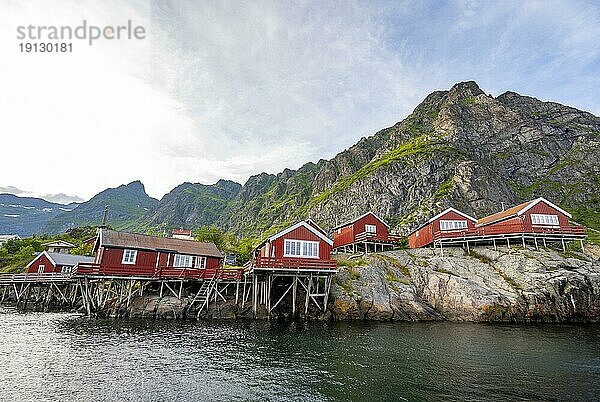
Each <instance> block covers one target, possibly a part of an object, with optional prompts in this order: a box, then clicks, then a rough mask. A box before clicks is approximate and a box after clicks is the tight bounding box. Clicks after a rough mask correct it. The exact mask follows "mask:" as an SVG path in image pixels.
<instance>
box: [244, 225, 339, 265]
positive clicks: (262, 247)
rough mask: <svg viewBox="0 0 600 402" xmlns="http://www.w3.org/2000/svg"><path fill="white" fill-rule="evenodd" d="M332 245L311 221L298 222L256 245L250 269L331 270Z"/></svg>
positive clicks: (331, 241)
mask: <svg viewBox="0 0 600 402" xmlns="http://www.w3.org/2000/svg"><path fill="white" fill-rule="evenodd" d="M332 246H333V240H331V239H330V238H329V237H327V236H326V235H325V232H324V231H323V229H321V228H320V227H319V226H318V225H317V224H316V223H315V222H314V221H312V220H308V221H301V222H298V223H297V224H295V225H293V226H290V227H288V228H287V229H284V230H282V231H281V232H279V233H277V234H274V235H273V236H271V237H269V238H268V239H266V240H265V241H263V242H262V243H261V244H259V245H258V247H256V249H255V250H254V259H253V261H252V267H254V268H292V269H330V268H333V269H335V268H336V262H335V261H333V260H332V259H331V248H332Z"/></svg>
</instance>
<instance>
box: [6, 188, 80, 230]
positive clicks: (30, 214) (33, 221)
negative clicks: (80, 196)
mask: <svg viewBox="0 0 600 402" xmlns="http://www.w3.org/2000/svg"><path fill="white" fill-rule="evenodd" d="M77 205H79V204H77V203H72V204H69V205H63V204H57V203H54V202H49V201H46V200H43V199H41V198H35V197H19V196H16V195H13V194H0V234H16V235H19V236H21V237H26V236H31V234H33V233H39V232H40V231H41V230H42V228H44V227H45V226H46V224H47V223H48V222H49V221H50V220H51V219H53V218H54V217H56V216H57V215H60V214H62V213H66V212H70V211H72V210H73V209H75V208H76V207H77Z"/></svg>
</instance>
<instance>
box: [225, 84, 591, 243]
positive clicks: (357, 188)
mask: <svg viewBox="0 0 600 402" xmlns="http://www.w3.org/2000/svg"><path fill="white" fill-rule="evenodd" d="M599 158H600V118H598V117H596V116H593V115H592V114H590V113H586V112H582V111H579V110H577V109H574V108H570V107H567V106H563V105H560V104H557V103H552V102H542V101H539V100H537V99H535V98H530V97H526V96H521V95H518V94H516V93H513V92H507V93H504V94H502V95H500V96H498V97H497V98H494V97H492V96H489V95H486V94H485V93H484V92H483V91H482V90H481V89H480V88H479V87H478V86H477V84H476V83H474V82H464V83H459V84H456V85H455V86H454V87H452V89H450V90H449V91H439V92H434V93H432V94H431V95H429V96H428V97H427V98H426V99H425V100H424V101H423V102H422V103H421V104H420V105H419V106H417V108H416V109H415V110H414V112H413V113H412V114H411V115H410V116H408V117H407V118H406V119H404V120H403V121H402V122H400V123H398V124H396V125H394V126H392V127H390V128H387V129H385V130H382V131H380V132H378V133H376V134H375V135H373V136H372V137H369V138H365V139H362V140H361V141H359V142H358V143H357V144H356V145H354V146H353V147H351V148H349V149H348V150H346V151H344V152H342V153H340V154H338V155H337V156H336V157H335V158H333V159H332V160H329V161H320V162H319V163H318V165H316V166H318V168H317V169H310V168H311V167H312V166H313V165H312V164H308V165H306V166H304V167H303V168H301V169H299V170H298V171H297V172H287V173H286V174H283V173H282V174H280V175H278V176H276V177H275V176H269V177H270V181H269V180H265V179H264V177H262V176H256V177H253V178H251V179H250V180H249V181H248V183H247V184H246V185H245V186H244V189H243V190H242V191H244V190H245V189H246V188H247V187H254V191H253V192H254V194H256V195H255V197H251V198H250V199H249V202H256V204H258V205H260V208H258V207H257V208H255V209H254V211H255V214H253V215H251V216H245V219H244V220H240V221H237V222H236V221H235V220H233V219H231V215H233V214H234V213H235V212H234V211H233V210H230V211H227V213H226V214H225V217H224V219H223V220H221V222H222V224H223V225H224V226H230V227H231V228H232V229H234V230H238V231H240V230H244V229H246V228H248V227H259V228H265V229H267V228H268V227H269V226H270V225H273V224H274V225H275V226H283V225H286V224H288V223H289V221H290V220H294V219H298V218H303V217H305V216H311V217H313V218H315V219H316V220H317V221H318V222H319V223H321V224H322V225H323V226H325V227H332V226H334V225H335V224H336V223H339V222H340V221H343V220H346V219H347V218H349V217H352V216H357V215H359V214H361V213H363V212H364V211H367V210H372V211H374V212H376V213H377V214H379V215H380V216H383V217H385V218H387V219H388V220H389V221H391V222H392V223H393V224H394V225H395V226H396V230H397V231H399V232H401V233H406V232H407V231H409V230H410V229H412V228H413V227H415V226H416V225H418V224H419V223H420V222H422V221H423V220H425V219H426V218H428V217H430V216H431V214H432V213H434V212H436V211H439V210H441V209H443V208H445V207H447V206H449V205H453V206H455V207H457V208H460V209H463V210H464V211H465V212H467V213H470V214H473V215H475V216H481V215H484V214H488V213H491V212H495V211H498V210H500V208H501V203H505V205H512V204H517V203H520V202H523V201H525V200H528V199H531V198H532V197H536V196H543V197H546V198H548V199H551V200H554V201H555V202H556V203H558V204H560V205H562V206H564V207H566V208H567V209H570V210H571V211H573V212H575V218H576V219H579V220H582V221H583V223H587V224H589V225H592V226H596V227H598V224H599V222H600V219H599V218H600V210H599V205H600V199H599V194H600V164H598V163H597V161H598V159H599ZM307 170H309V171H310V172H314V173H313V174H314V177H313V176H311V175H307V174H306V171H307ZM261 177H262V180H258V179H259V178H261ZM299 181H300V182H306V184H305V186H304V187H302V188H301V189H302V191H299V189H298V190H296V189H297V188H298V185H297V183H298V182H299ZM273 189H278V190H279V191H272V190H273ZM290 189H294V191H290Z"/></svg>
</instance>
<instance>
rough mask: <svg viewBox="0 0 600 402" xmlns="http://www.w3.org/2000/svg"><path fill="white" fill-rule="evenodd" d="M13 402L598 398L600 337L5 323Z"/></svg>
mask: <svg viewBox="0 0 600 402" xmlns="http://www.w3.org/2000/svg"><path fill="white" fill-rule="evenodd" d="M0 329H1V330H2V334H3V338H4V339H3V342H2V343H1V344H0V364H1V365H2V370H3V373H2V381H1V382H0V399H2V400H56V399H61V400H62V399H65V400H74V399H76V400H82V399H85V400H115V401H117V400H119V401H120V400H132V401H135V400H151V401H154V400H156V401H159V400H203V399H217V398H221V399H226V400H231V399H235V400H256V399H271V400H290V399H294V400H366V399H379V400H382V399H386V400H403V399H405V400H411V401H412V400H464V399H469V400H490V399H503V400H523V399H555V400H556V399H557V400H586V399H594V398H596V397H597V395H598V392H600V352H599V350H600V348H598V345H600V342H599V341H600V327H597V326H585V327H583V326H582V327H577V326H492V325H472V324H452V323H417V324H414V323H405V324H391V323H390V324H372V323H329V322H327V323H305V322H291V323H277V322H267V321H245V322H230V321H225V322H220V321H202V322H193V321H150V320H137V321H121V320H88V319H86V318H83V317H81V316H77V315H69V314H44V313H29V314H17V313H14V312H11V311H5V312H3V313H0Z"/></svg>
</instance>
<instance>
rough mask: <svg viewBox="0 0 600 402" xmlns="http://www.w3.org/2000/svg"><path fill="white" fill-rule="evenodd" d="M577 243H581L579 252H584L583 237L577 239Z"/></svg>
mask: <svg viewBox="0 0 600 402" xmlns="http://www.w3.org/2000/svg"><path fill="white" fill-rule="evenodd" d="M579 243H580V244H581V252H582V253H585V248H583V239H579Z"/></svg>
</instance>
